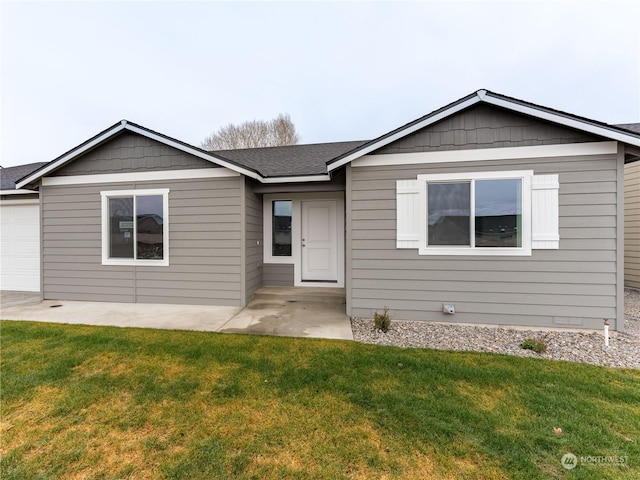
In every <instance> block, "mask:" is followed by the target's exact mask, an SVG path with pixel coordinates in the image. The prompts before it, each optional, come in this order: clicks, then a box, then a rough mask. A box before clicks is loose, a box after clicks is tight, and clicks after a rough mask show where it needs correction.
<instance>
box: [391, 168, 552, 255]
mask: <svg viewBox="0 0 640 480" xmlns="http://www.w3.org/2000/svg"><path fill="white" fill-rule="evenodd" d="M396 206H397V218H396V225H397V236H396V247H397V248H410V249H418V252H419V254H420V255H531V250H532V249H553V248H555V249H557V248H559V234H558V175H533V171H531V170H520V171H508V172H474V173H468V174H459V173H456V174H433V175H419V176H418V177H417V179H415V180H413V179H411V180H398V181H397V182H396Z"/></svg>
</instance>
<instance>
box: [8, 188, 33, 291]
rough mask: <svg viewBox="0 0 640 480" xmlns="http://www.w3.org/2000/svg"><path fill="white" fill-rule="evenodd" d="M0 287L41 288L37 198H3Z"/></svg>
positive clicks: (25, 289) (15, 288)
mask: <svg viewBox="0 0 640 480" xmlns="http://www.w3.org/2000/svg"><path fill="white" fill-rule="evenodd" d="M0 290H19V291H29V292H39V291H40V211H39V207H38V201H37V200H14V201H8V200H7V201H2V202H0Z"/></svg>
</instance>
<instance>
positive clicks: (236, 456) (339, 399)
mask: <svg viewBox="0 0 640 480" xmlns="http://www.w3.org/2000/svg"><path fill="white" fill-rule="evenodd" d="M0 327H1V331H0V333H1V341H2V344H1V348H2V350H1V354H2V369H1V375H2V403H1V423H0V435H1V437H0V438H1V442H2V443H1V445H0V454H1V455H2V464H1V468H2V471H1V473H0V476H1V477H2V478H3V479H32V478H41V479H48V478H65V479H67V478H71V479H73V478H78V479H80V478H95V479H99V478H105V479H107V478H109V479H110V478H136V479H137V478H176V479H194V478H195V479H197V478H203V479H204V478H206V479H211V478H240V479H242V478H246V479H251V478H309V479H317V478H329V479H340V478H358V479H376V478H388V479H393V478H436V479H438V478H452V479H454V478H455V479H458V478H480V479H487V478H488V479H491V478H495V479H497V478H522V479H536V478H540V479H542V478H571V479H573V478H579V479H583V478H585V479H586V478H589V479H590V478H593V479H601V478H611V479H624V478H628V479H631V478H639V477H640V447H639V442H640V371H637V370H616V369H607V368H601V367H595V366H589V365H579V364H571V363H566V362H554V361H547V360H541V359H531V358H516V357H508V356H499V355H491V354H480V353H456V352H444V351H434V350H402V349H399V348H392V347H380V346H373V345H362V344H357V343H353V342H341V341H330V340H310V339H295V338H276V337H255V336H248V335H221V334H212V333H199V332H176V331H159V330H142V329H118V328H107V327H84V326H69V325H54V324H41V323H27V322H2V323H1V324H0ZM554 427H561V428H562V429H563V432H564V433H563V435H561V436H558V435H556V434H554V431H553V428H554ZM568 452H573V453H574V454H576V455H577V456H578V457H580V456H592V457H595V456H614V455H615V456H619V457H625V459H626V462H625V463H624V464H623V465H616V466H606V465H602V464H584V463H583V464H579V465H578V466H577V467H576V468H575V469H573V470H570V471H569V470H565V469H564V468H563V467H562V466H561V464H560V458H561V457H562V455H564V454H565V453H568Z"/></svg>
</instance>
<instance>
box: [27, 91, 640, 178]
mask: <svg viewBox="0 0 640 480" xmlns="http://www.w3.org/2000/svg"><path fill="white" fill-rule="evenodd" d="M480 103H484V104H488V105H493V106H496V107H499V108H503V109H506V110H510V111H513V112H518V113H520V114H523V115H528V116H531V117H534V118H538V119H540V120H544V121H548V122H552V123H555V124H558V125H564V126H566V127H569V128H573V129H576V130H579V131H582V132H586V133H590V134H593V135H597V136H600V137H603V138H607V139H610V140H616V141H620V142H623V143H625V144H627V145H631V146H634V147H640V124H622V125H608V124H606V123H603V122H598V121H596V120H591V119H588V118H585V117H580V116H577V115H573V114H570V113H566V112H562V111H559V110H554V109H551V108H548V107H542V106H540V105H535V104H533V103H529V102H525V101H523V100H518V99H516V98H512V97H507V96H505V95H500V94H498V93H494V92H490V91H488V90H478V91H477V92H474V93H472V94H470V95H467V96H466V97H463V98H461V99H459V100H456V101H455V102H453V103H450V104H449V105H446V106H444V107H442V108H439V109H438V110H435V111H433V112H431V113H429V114H427V115H425V116H423V117H420V118H418V119H416V120H414V121H412V122H409V123H407V124H406V125H403V126H402V127H399V128H397V129H395V130H392V131H391V132H389V133H385V134H384V135H381V136H380V137H378V138H375V139H373V140H370V141H353V142H333V143H316V144H308V145H290V146H284V147H263V148H248V149H239V150H218V151H210V152H208V151H206V150H203V149H201V148H198V147H195V146H193V145H189V144H188V143H185V142H182V141H180V140H177V139H175V138H172V137H169V136H167V135H163V134H161V133H158V132H155V131H153V130H150V129H148V128H146V127H143V126H141V125H137V124H135V123H132V122H129V121H127V120H122V121H120V122H119V123H116V124H115V125H112V126H111V127H109V128H107V129H106V130H104V131H102V132H100V133H98V134H97V135H95V136H94V137H92V138H90V139H89V140H87V141H86V142H84V143H82V144H80V145H78V146H77V147H75V148H73V149H71V150H69V151H68V152H66V153H64V154H63V155H61V156H60V157H58V158H56V159H54V160H52V161H51V162H48V163H46V164H44V165H43V166H41V167H40V168H38V169H37V170H36V171H34V172H30V173H27V174H25V176H24V177H23V178H21V179H20V180H18V181H16V182H15V183H16V186H17V188H22V187H24V186H26V185H29V184H31V183H33V182H35V181H37V180H38V179H40V178H41V177H43V176H45V175H47V174H49V173H51V172H53V171H55V170H57V169H59V168H61V167H62V166H64V165H66V164H67V163H69V162H71V161H73V160H74V159H76V158H77V157H79V156H80V155H82V154H84V153H86V152H88V151H90V150H92V149H94V148H96V147H97V146H99V145H101V144H103V143H105V142H107V141H108V140H109V139H111V138H113V137H114V136H116V135H118V134H120V133H121V132H123V131H125V130H126V131H130V132H133V133H137V134H139V135H143V136H145V137H148V138H150V139H153V140H156V141H158V142H160V143H163V144H165V145H168V146H171V147H173V148H176V149H178V150H181V151H183V152H185V153H189V154H191V155H194V156H196V157H199V158H202V159H204V160H207V161H210V162H211V163H213V164H216V165H218V166H221V167H225V168H228V169H230V170H233V171H235V172H237V173H240V174H242V175H245V176H247V177H250V178H253V179H255V180H258V181H259V182H261V183H286V182H309V181H327V180H330V179H331V175H330V174H331V172H332V171H333V170H336V169H337V168H340V167H342V166H344V165H346V164H347V163H349V162H351V161H352V160H355V159H356V158H359V157H362V156H363V155H366V154H368V153H370V152H373V151H374V150H377V149H379V148H382V147H384V146H385V145H388V144H389V143H392V142H394V141H396V140H398V139H401V138H403V137H405V136H407V135H410V134H411V133H413V132H416V131H417V130H420V129H422V128H425V127H427V126H429V125H432V124H434V123H436V122H438V121H440V120H443V119H445V118H447V117H450V116H452V115H455V114H456V113H458V112H461V111H463V110H465V109H468V108H470V107H472V106H473V105H477V104H480ZM634 158H635V157H634Z"/></svg>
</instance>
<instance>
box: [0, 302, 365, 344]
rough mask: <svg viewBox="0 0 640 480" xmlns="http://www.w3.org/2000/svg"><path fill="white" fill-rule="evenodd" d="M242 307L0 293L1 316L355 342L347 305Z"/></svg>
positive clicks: (266, 305)
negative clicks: (45, 298) (64, 298)
mask: <svg viewBox="0 0 640 480" xmlns="http://www.w3.org/2000/svg"><path fill="white" fill-rule="evenodd" d="M256 297H257V298H256V299H255V300H253V301H252V302H251V303H249V305H247V306H246V307H245V308H244V309H243V308H240V307H218V306H205V305H165V304H146V303H110V302H80V301H70V300H44V301H42V302H40V301H39V294H31V295H28V294H25V293H24V292H0V318H2V319H4V320H32V321H38V322H53V323H68V324H78V325H102V326H116V327H140V328H160V329H172V330H198V331H209V332H225V333H250V334H257V335H281V336H292V337H315V338H335V339H344V340H353V334H352V332H351V322H350V320H349V317H348V316H347V315H345V313H344V305H337V304H336V303H335V302H327V301H322V300H321V299H315V301H314V299H313V298H312V299H311V301H299V300H291V299H290V298H285V297H273V298H270V297H268V296H267V297H264V298H260V297H259V296H258V295H256ZM34 302H36V303H34Z"/></svg>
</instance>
